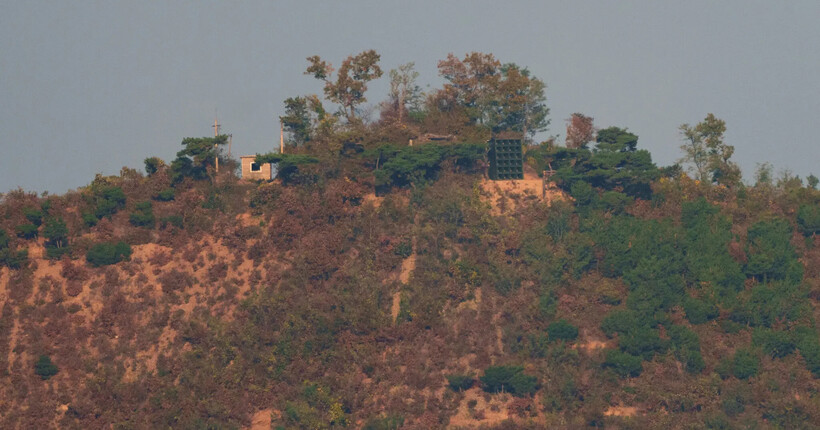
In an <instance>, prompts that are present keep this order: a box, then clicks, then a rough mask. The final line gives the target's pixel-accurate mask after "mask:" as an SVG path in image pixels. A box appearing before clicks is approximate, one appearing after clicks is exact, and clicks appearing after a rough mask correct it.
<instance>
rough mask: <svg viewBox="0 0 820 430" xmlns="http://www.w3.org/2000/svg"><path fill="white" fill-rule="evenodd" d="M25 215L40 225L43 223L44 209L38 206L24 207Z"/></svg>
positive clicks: (30, 220) (31, 221) (33, 222)
mask: <svg viewBox="0 0 820 430" xmlns="http://www.w3.org/2000/svg"><path fill="white" fill-rule="evenodd" d="M23 215H25V217H26V219H27V220H28V221H29V222H30V223H32V224H34V225H36V226H38V227H39V226H40V224H42V223H43V211H42V210H40V209H36V208H25V209H23Z"/></svg>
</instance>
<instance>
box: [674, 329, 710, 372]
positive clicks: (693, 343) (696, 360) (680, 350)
mask: <svg viewBox="0 0 820 430" xmlns="http://www.w3.org/2000/svg"><path fill="white" fill-rule="evenodd" d="M667 333H668V334H669V338H670V342H671V343H672V349H673V350H674V351H675V357H676V358H677V359H678V360H679V361H680V362H681V363H683V364H685V365H686V370H687V371H688V372H690V373H699V372H701V371H703V369H704V368H705V367H706V364H705V363H704V362H703V356H702V355H701V353H700V339H699V338H698V335H697V333H695V332H694V331H692V330H690V329H688V328H686V327H684V326H679V325H675V326H672V327H670V328H669V330H668V331H667Z"/></svg>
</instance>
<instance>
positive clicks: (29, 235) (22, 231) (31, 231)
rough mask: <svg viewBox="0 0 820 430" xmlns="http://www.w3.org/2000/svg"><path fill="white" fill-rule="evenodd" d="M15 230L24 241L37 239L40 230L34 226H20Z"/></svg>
mask: <svg viewBox="0 0 820 430" xmlns="http://www.w3.org/2000/svg"><path fill="white" fill-rule="evenodd" d="M15 230H17V236H19V237H22V238H23V239H34V238H35V237H37V230H38V228H37V226H36V225H34V224H20V225H18V226H17V227H15Z"/></svg>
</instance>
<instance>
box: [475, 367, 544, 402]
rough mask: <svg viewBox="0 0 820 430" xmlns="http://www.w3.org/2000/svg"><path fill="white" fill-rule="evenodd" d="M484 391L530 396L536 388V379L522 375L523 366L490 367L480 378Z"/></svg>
mask: <svg viewBox="0 0 820 430" xmlns="http://www.w3.org/2000/svg"><path fill="white" fill-rule="evenodd" d="M480 379H481V383H482V384H483V385H484V391H488V392H490V393H498V392H502V391H506V392H509V393H511V394H513V395H515V396H525V395H531V394H532V393H534V392H535V390H536V389H537V386H538V378H536V377H535V376H530V375H526V374H524V367H523V366H491V367H488V368H487V370H485V371H484V375H483V376H482V377H481V378H480Z"/></svg>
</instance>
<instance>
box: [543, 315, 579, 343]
mask: <svg viewBox="0 0 820 430" xmlns="http://www.w3.org/2000/svg"><path fill="white" fill-rule="evenodd" d="M547 334H549V338H550V340H551V341H555V340H565V341H572V340H575V339H577V338H578V327H575V326H574V325H572V324H570V323H569V322H567V320H563V319H562V320H558V321H555V322H554V323H552V324H550V325H549V326H548V327H547Z"/></svg>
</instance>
